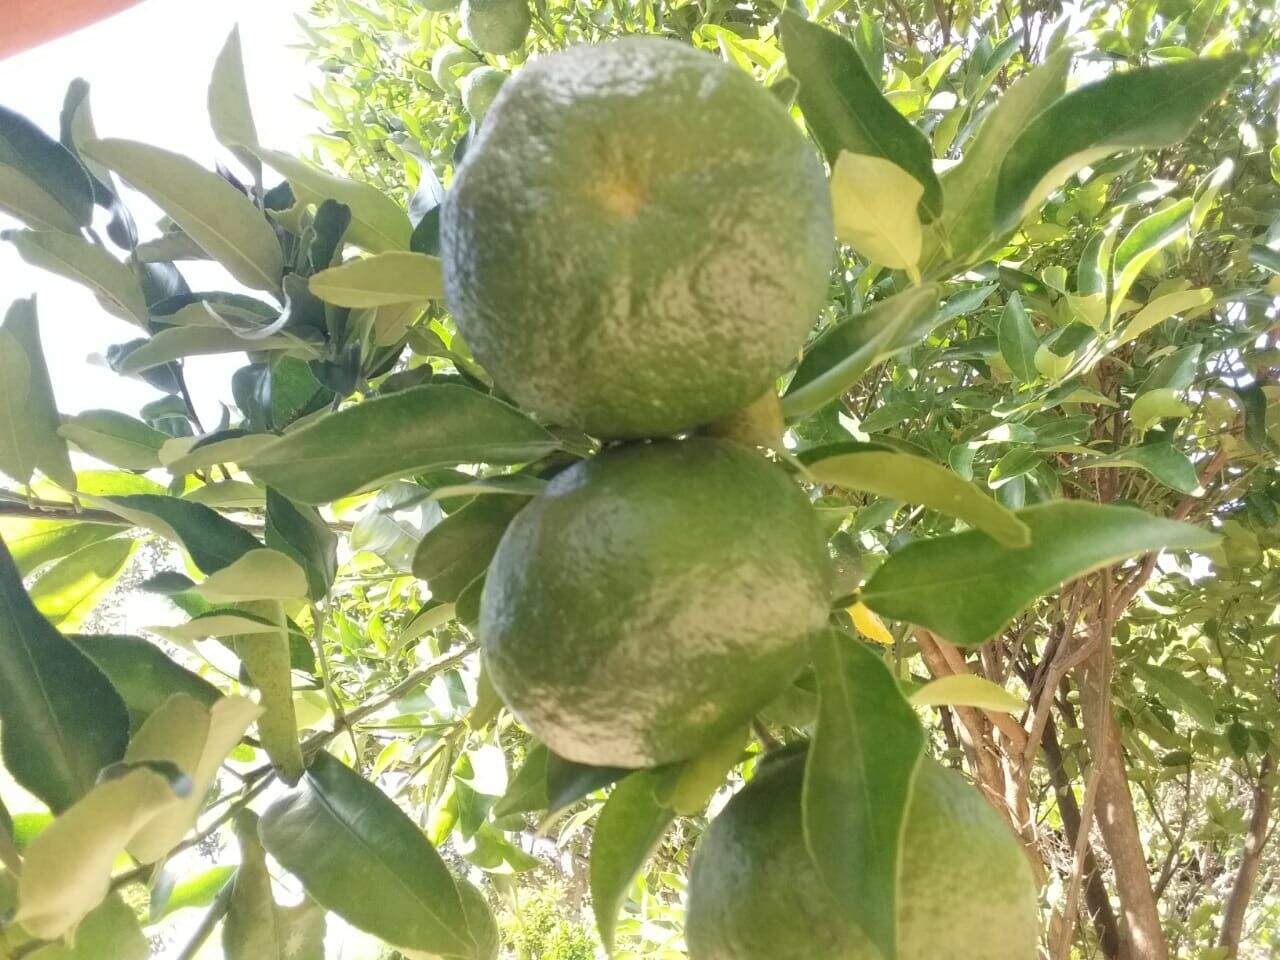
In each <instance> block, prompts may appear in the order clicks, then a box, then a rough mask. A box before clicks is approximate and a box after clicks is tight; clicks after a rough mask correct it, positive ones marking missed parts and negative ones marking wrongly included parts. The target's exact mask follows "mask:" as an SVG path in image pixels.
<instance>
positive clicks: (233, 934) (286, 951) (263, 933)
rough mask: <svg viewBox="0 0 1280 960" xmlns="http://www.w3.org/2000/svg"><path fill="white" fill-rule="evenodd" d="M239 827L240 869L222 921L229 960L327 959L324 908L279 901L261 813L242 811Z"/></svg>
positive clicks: (237, 819) (236, 824)
mask: <svg viewBox="0 0 1280 960" xmlns="http://www.w3.org/2000/svg"><path fill="white" fill-rule="evenodd" d="M235 826H236V839H237V840H238V841H239V842H240V869H239V870H238V871H236V878H235V881H234V884H235V885H234V886H233V887H232V888H231V902H230V906H229V907H228V909H227V919H226V921H225V922H224V923H223V925H222V950H223V953H224V954H225V955H226V960H324V927H325V912H324V909H323V908H322V907H320V906H319V905H318V904H316V903H315V902H314V901H312V900H304V901H303V902H302V903H300V904H298V905H297V906H294V907H282V906H280V904H278V903H276V900H275V896H274V894H273V893H272V891H271V874H270V873H268V872H267V855H266V852H265V851H264V850H263V849H262V843H261V841H259V839H258V817H257V814H255V813H253V811H251V810H242V811H241V812H240V813H239V814H238V815H237V817H236V822H235Z"/></svg>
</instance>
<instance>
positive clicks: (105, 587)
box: [31, 537, 137, 630]
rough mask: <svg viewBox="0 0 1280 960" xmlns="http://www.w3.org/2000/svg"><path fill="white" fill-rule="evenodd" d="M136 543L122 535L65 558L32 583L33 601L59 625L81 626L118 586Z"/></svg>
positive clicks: (43, 613)
mask: <svg viewBox="0 0 1280 960" xmlns="http://www.w3.org/2000/svg"><path fill="white" fill-rule="evenodd" d="M136 546H137V541H136V540H129V539H127V538H119V537H118V538H115V539H112V540H102V541H100V542H98V543H93V544H90V545H89V546H87V547H82V548H81V549H79V550H77V551H76V552H75V553H73V554H71V555H70V556H66V557H63V558H62V559H61V560H59V561H58V562H57V563H55V564H54V565H53V566H51V567H50V568H49V569H48V570H46V571H45V572H44V573H42V574H41V575H40V578H39V579H38V580H36V582H35V583H34V584H32V586H31V602H32V603H34V604H35V605H36V609H37V610H39V611H40V613H41V614H42V615H43V616H44V617H45V618H47V619H48V621H49V622H50V623H52V624H53V625H54V626H55V627H59V628H61V629H62V630H77V629H79V628H80V625H81V624H82V623H84V621H85V618H86V617H88V616H89V614H91V613H92V612H93V610H94V608H95V607H96V606H97V605H98V602H99V601H100V600H102V598H103V596H104V595H105V594H106V593H107V592H108V591H109V590H110V589H111V588H112V587H113V586H115V582H116V578H117V577H118V576H120V574H121V572H122V571H123V570H124V568H125V566H126V565H127V564H128V562H129V559H130V558H131V557H132V556H133V551H134V548H135V547H136Z"/></svg>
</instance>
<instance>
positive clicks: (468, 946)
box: [260, 753, 481, 958]
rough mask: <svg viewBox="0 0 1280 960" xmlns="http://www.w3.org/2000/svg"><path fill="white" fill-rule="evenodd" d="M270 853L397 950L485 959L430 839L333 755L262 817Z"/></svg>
mask: <svg viewBox="0 0 1280 960" xmlns="http://www.w3.org/2000/svg"><path fill="white" fill-rule="evenodd" d="M260 833H261V836H262V842H263V844H264V846H265V847H266V848H267V851H268V852H269V853H270V854H271V855H272V856H273V857H275V858H276V860H278V861H279V862H280V864H281V866H283V867H284V868H285V869H286V870H288V871H289V872H290V873H292V874H294V875H295V876H296V877H297V878H298V879H299V880H301V881H302V885H303V886H304V887H305V888H306V890H307V893H309V894H310V895H311V896H312V898H314V899H315V900H316V901H317V902H318V903H320V904H321V905H322V906H324V907H325V908H326V909H328V910H332V911H333V912H334V913H336V914H338V916H340V917H342V918H343V919H344V920H346V921H347V922H348V923H350V924H351V925H352V926H354V927H358V928H359V929H361V930H364V931H366V932H368V933H371V934H373V935H374V936H376V937H378V938H380V939H382V940H385V941H386V942H387V943H389V944H391V945H392V946H394V947H396V948H397V949H400V950H402V951H405V950H413V951H419V952H423V953H431V954H440V955H442V956H446V957H459V958H478V957H480V956H481V952H480V950H479V948H478V947H477V939H478V938H477V936H476V933H477V931H475V930H473V929H472V927H471V926H470V925H469V924H468V922H467V916H466V914H464V912H463V902H462V896H461V894H460V893H459V888H460V887H462V886H465V881H462V880H455V879H454V878H453V877H451V876H450V875H449V871H448V869H447V868H446V867H445V865H444V861H443V860H441V859H440V855H439V854H438V853H436V851H435V849H434V848H433V847H432V846H431V844H430V843H429V842H428V841H427V838H426V836H425V835H424V834H423V833H422V831H421V830H419V829H418V827H417V825H416V824H415V823H414V822H413V821H412V820H410V819H409V818H408V817H407V816H405V814H404V813H403V812H402V811H401V810H400V808H399V807H397V806H396V805H395V804H394V803H393V802H392V801H391V800H390V799H389V798H388V797H387V796H386V795H385V794H384V793H383V792H382V791H381V790H379V789H378V788H377V787H375V786H374V785H373V784H371V783H369V782H368V781H367V780H365V779H364V778H363V777H362V776H360V774H358V773H356V772H355V771H353V770H350V769H348V768H347V767H345V766H343V764H342V763H341V762H339V761H338V760H336V759H334V758H333V757H331V756H329V755H328V754H326V753H320V754H318V755H317V756H316V758H315V760H313V761H312V764H311V768H310V769H309V770H308V771H307V775H306V778H305V779H304V781H303V783H302V785H301V786H300V787H298V788H297V789H296V790H294V791H293V792H292V793H290V794H288V795H287V796H285V797H284V798H282V799H280V800H278V801H276V803H274V804H273V805H272V806H271V808H270V809H268V810H267V812H266V813H265V814H264V815H263V817H262V824H261V829H260Z"/></svg>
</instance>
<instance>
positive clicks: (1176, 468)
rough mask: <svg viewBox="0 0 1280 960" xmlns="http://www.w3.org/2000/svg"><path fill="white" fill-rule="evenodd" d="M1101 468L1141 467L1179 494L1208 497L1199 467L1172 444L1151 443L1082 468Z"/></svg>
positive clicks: (1083, 465)
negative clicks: (1203, 487)
mask: <svg viewBox="0 0 1280 960" xmlns="http://www.w3.org/2000/svg"><path fill="white" fill-rule="evenodd" d="M1135 406H1136V404H1135ZM1135 423H1136V421H1135ZM1100 467H1137V468H1138V469H1139V470H1145V471H1146V472H1147V473H1149V474H1151V476H1153V477H1155V478H1156V479H1157V480H1159V481H1160V482H1161V483H1163V484H1164V485H1165V486H1166V487H1169V488H1170V489H1173V490H1177V491H1178V492H1179V493H1186V494H1190V495H1192V496H1200V495H1201V494H1203V493H1204V490H1203V489H1202V488H1201V486H1200V477H1199V476H1198V475H1197V474H1196V468H1195V465H1194V464H1192V462H1191V461H1190V459H1188V458H1187V455H1186V454H1185V453H1183V452H1182V451H1180V450H1177V449H1175V448H1174V446H1173V444H1171V443H1170V442H1169V441H1168V440H1150V441H1148V442H1146V443H1143V444H1141V445H1139V446H1136V447H1126V448H1125V449H1123V450H1117V451H1116V452H1115V453H1113V454H1111V455H1110V456H1109V457H1106V458H1104V459H1102V460H1092V461H1087V462H1085V463H1083V464H1081V468H1082V469H1090V470H1095V469H1098V468H1100Z"/></svg>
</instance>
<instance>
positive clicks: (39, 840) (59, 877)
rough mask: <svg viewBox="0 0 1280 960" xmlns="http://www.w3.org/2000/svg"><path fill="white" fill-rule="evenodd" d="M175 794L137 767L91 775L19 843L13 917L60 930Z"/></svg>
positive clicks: (96, 899)
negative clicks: (91, 781) (79, 792)
mask: <svg viewBox="0 0 1280 960" xmlns="http://www.w3.org/2000/svg"><path fill="white" fill-rule="evenodd" d="M180 799H181V798H180V797H179V795H178V794H177V793H175V792H174V789H173V787H172V785H171V784H170V783H169V781H168V780H166V779H165V778H164V777H163V776H161V775H160V774H159V773H156V772H155V771H154V770H150V769H147V768H145V767H140V768H137V769H134V770H130V771H129V772H128V773H126V774H125V775H124V776H123V777H118V778H116V779H114V780H107V781H105V782H103V783H99V784H98V785H97V786H95V787H94V788H93V789H92V790H90V791H89V793H87V794H86V795H85V796H84V797H83V798H81V799H80V800H79V801H77V802H76V803H75V804H73V805H72V806H71V807H69V808H68V809H67V810H66V811H65V812H64V813H63V814H61V815H60V816H59V817H57V819H55V820H54V821H53V823H51V824H50V825H49V826H48V827H47V828H46V829H45V830H44V831H43V832H42V833H40V834H39V836H37V837H36V838H35V839H34V840H32V841H31V843H30V844H29V845H28V846H27V852H26V857H25V860H24V863H23V868H22V876H21V878H20V879H19V881H18V912H17V914H16V915H15V916H14V922H15V923H19V924H21V925H22V926H23V927H24V928H25V929H26V931H27V932H28V933H30V934H31V935H32V936H34V937H39V938H40V939H42V940H55V939H57V938H58V937H61V936H62V935H63V934H65V933H67V932H68V931H69V930H71V929H72V928H73V927H74V926H75V925H76V924H77V923H79V922H80V921H81V920H83V919H84V918H85V917H86V916H87V915H88V914H89V912H90V911H91V910H93V908H94V907H96V906H97V905H98V904H99V903H101V902H102V901H103V899H104V898H105V897H106V895H107V892H108V890H109V889H110V877H111V866H112V864H113V863H115V860H116V857H117V856H119V855H120V852H121V851H122V850H124V849H125V847H126V846H127V845H128V844H129V843H130V842H131V841H132V840H133V838H134V837H136V836H137V835H138V833H139V832H140V831H141V830H143V829H144V828H145V827H146V826H147V825H148V824H150V823H151V822H152V821H154V820H155V819H156V818H157V817H159V816H160V815H161V814H163V813H165V812H166V811H168V810H170V809H171V808H173V807H174V806H176V805H177V804H178V802H179V801H180Z"/></svg>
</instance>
